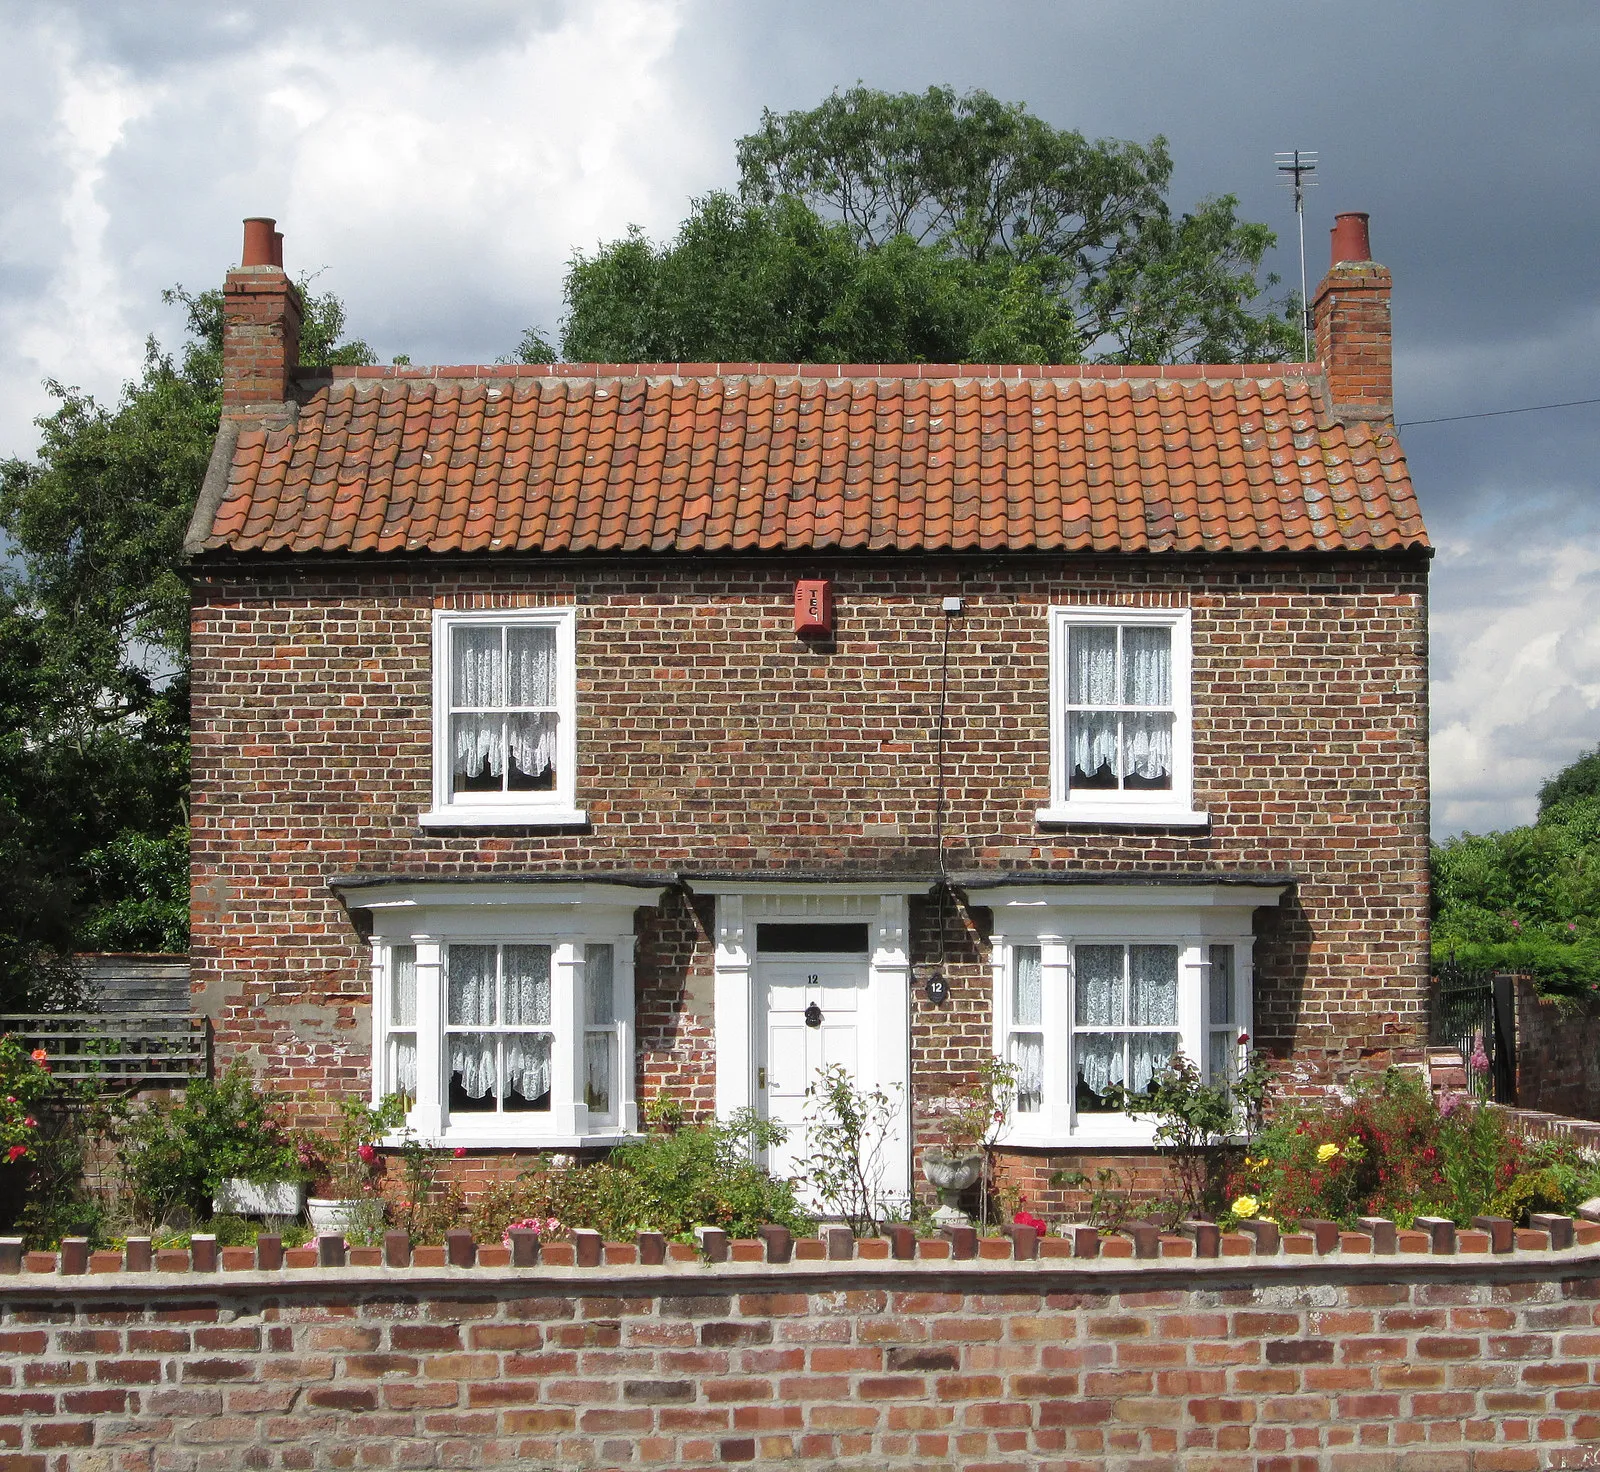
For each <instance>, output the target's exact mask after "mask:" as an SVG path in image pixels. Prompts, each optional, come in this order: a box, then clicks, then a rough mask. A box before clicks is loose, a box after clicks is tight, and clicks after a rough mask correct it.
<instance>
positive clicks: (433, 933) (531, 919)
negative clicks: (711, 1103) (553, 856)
mask: <svg viewBox="0 0 1600 1472" xmlns="http://www.w3.org/2000/svg"><path fill="white" fill-rule="evenodd" d="M661 893H662V892H661V890H660V889H658V888H656V887H654V886H648V887H634V886H623V885H615V884H499V883H487V884H483V883H480V884H468V883H464V884H450V885H426V884H408V883H405V882H400V881H397V882H395V883H392V884H383V885H376V886H372V887H370V888H366V889H362V890H359V891H354V892H347V893H346V894H345V900H346V903H347V904H349V905H350V906H351V908H353V909H366V910H368V911H370V912H371V914H372V919H373V931H372V938H371V951H372V954H371V976H372V1041H373V1047H372V1087H371V1099H372V1102H373V1103H374V1104H376V1103H377V1102H378V1101H379V1100H381V1099H382V1098H383V1097H384V1096H385V1095H386V1094H389V1093H391V1092H395V1081H394V1080H393V1079H391V1078H390V1077H389V1070H390V1049H389V1046H388V1042H389V1037H390V1033H391V1026H390V1018H389V1002H390V998H391V995H392V988H391V986H390V978H391V966H392V958H393V953H394V951H395V949H396V948H397V947H400V946H415V947H416V967H417V1008H416V1016H417V1020H416V1024H415V1027H414V1028H413V1027H406V1028H403V1029H400V1030H402V1031H406V1032H414V1034H415V1036H416V1051H417V1086H416V1093H415V1096H414V1098H413V1100H412V1106H411V1109H410V1111H409V1112H408V1114H407V1117H406V1124H407V1126H408V1127H409V1128H410V1129H411V1131H412V1132H413V1133H414V1134H415V1135H416V1137H417V1138H419V1139H421V1140H424V1141H426V1142H429V1143H430V1144H437V1145H440V1146H449V1147H465V1148H467V1149H513V1148H535V1149H536V1148H546V1149H556V1148H574V1147H578V1146H583V1145H612V1144H618V1143H621V1142H623V1141H626V1140H630V1139H636V1138H638V1120H639V1111H638V1102H637V1090H636V1080H635V1074H636V1071H637V1059H636V1056H635V1026H634V923H633V914H634V910H635V908H636V907H638V906H640V905H651V904H657V903H659V902H660V898H661ZM452 944H459V945H548V946H549V947H550V952H551V955H550V1027H549V1030H550V1031H551V1033H552V1034H553V1036H554V1042H553V1044H552V1048H551V1079H550V1092H551V1101H550V1108H549V1109H548V1110H515V1111H510V1112H501V1111H497V1112H494V1113H490V1112H487V1111H484V1112H478V1111H472V1112H463V1113H461V1114H459V1115H456V1116H454V1117H452V1116H451V1114H450V1111H449V1106H448V1098H449V1087H448V1086H449V1078H448V1061H449V1053H448V1047H447V1044H446V1036H447V1034H446V1025H445V985H446V975H447V966H448V954H449V948H450V946H451V945H452ZM593 945H609V946H610V947H611V957H612V970H611V980H612V1004H613V1005H612V1014H613V1019H614V1022H613V1027H614V1032H615V1042H614V1044H613V1047H614V1050H615V1051H614V1055H613V1056H614V1061H615V1065H616V1067H615V1075H614V1080H613V1094H614V1097H613V1101H612V1109H611V1112H610V1113H609V1114H607V1115H605V1116H601V1117H595V1116H591V1115H590V1112H589V1109H588V1106H587V1104H586V1103H585V1102H584V1047H585V1041H586V1039H587V1038H588V1037H589V1036H591V1035H593V1034H594V1033H595V1032H596V1031H597V1029H595V1028H594V1027H591V1026H590V1025H589V1024H588V1023H587V1022H586V1013H585V1010H584V983H585V967H586V951H587V948H588V947H589V946H593ZM513 1030H516V1029H513ZM527 1030H528V1031H539V1030H542V1029H539V1028H530V1029H527ZM401 1138H402V1136H401V1135H399V1134H396V1135H395V1136H394V1137H393V1138H392V1139H391V1140H390V1141H389V1143H390V1144H399V1143H400V1142H401Z"/></svg>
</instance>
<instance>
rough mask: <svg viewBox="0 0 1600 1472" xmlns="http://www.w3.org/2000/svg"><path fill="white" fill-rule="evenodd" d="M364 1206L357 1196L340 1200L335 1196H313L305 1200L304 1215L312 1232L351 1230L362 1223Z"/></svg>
mask: <svg viewBox="0 0 1600 1472" xmlns="http://www.w3.org/2000/svg"><path fill="white" fill-rule="evenodd" d="M365 1206H366V1202H365V1201H363V1200H361V1199H360V1198H359V1197H357V1198H355V1199H353V1200H347V1201H341V1200H339V1199H338V1198H337V1197H331V1196H313V1197H312V1198H311V1199H310V1200H309V1201H307V1202H306V1216H307V1217H308V1218H309V1219H310V1221H311V1230H312V1231H313V1232H351V1231H355V1230H356V1229H357V1228H359V1227H360V1226H361V1225H362V1220H361V1217H362V1209H363V1208H364V1207H365Z"/></svg>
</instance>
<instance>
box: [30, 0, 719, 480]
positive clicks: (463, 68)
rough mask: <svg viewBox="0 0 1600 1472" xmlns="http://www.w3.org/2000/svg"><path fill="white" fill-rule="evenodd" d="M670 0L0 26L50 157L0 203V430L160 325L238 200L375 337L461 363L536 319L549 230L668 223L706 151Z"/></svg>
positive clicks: (709, 157)
mask: <svg viewBox="0 0 1600 1472" xmlns="http://www.w3.org/2000/svg"><path fill="white" fill-rule="evenodd" d="M684 10H685V7H684V5H683V4H682V3H680V0H590V3H585V4H578V3H573V4H570V5H566V6H564V7H559V8H547V12H546V13H534V12H532V11H528V12H523V13H522V14H520V15H519V16H518V17H517V19H516V20H515V22H513V21H511V20H507V21H506V22H505V23H504V24H502V25H500V26H499V27H498V28H496V29H495V30H494V31H493V32H492V33H486V34H484V35H481V36H477V35H469V36H467V37H466V38H465V40H463V39H462V38H461V37H456V38H454V39H455V40H456V41H457V42H458V43H459V44H455V45H448V44H440V39H439V36H438V29H439V25H440V24H441V22H440V21H439V19H438V17H437V16H436V15H435V16H433V17H431V18H430V16H429V15H426V14H421V13H414V14H407V15H403V16H402V17H401V20H400V22H399V23H396V24H394V25H392V26H388V27H385V26H383V25H381V24H374V23H373V17H372V14H371V13H367V14H366V15H365V16H364V18H363V17H361V16H355V15H352V13H351V12H350V11H349V10H348V9H343V8H342V9H339V10H334V11H330V12H327V13H326V14H325V15H324V16H322V17H321V18H320V19H319V20H318V21H316V22H314V23H309V24H305V25H298V26H293V27H278V28H276V29H273V30H272V31H271V32H270V33H255V34H252V33H250V32H248V31H244V32H240V30H239V27H238V26H237V25H232V26H230V27H229V28H227V34H226V35H225V36H224V37H223V40H224V41H225V42H226V43H227V44H207V45H206V46H203V47H197V54H194V55H190V56H185V55H184V54H183V46H182V42H181V39H180V38H179V37H178V36H177V35H176V34H175V35H174V37H173V46H172V48H171V52H170V53H169V54H164V55H162V56H160V57H159V58H157V60H156V61H155V62H151V61H149V60H148V59H147V58H144V57H142V56H130V55H127V54H119V53H116V52H114V51H110V50H107V49H105V48H103V47H102V49H101V50H100V51H99V52H96V53H95V54H94V56H93V59H90V58H89V56H88V47H89V46H90V44H91V43H96V42H99V41H100V40H101V39H102V38H100V37H98V36H96V35H94V34H92V33H91V32H90V30H89V29H88V27H90V26H92V24H93V17H92V16H90V17H88V18H87V19H85V20H84V21H83V22H82V25H83V27H84V29H83V30H81V31H78V32H75V31H74V30H73V29H72V28H71V26H70V24H68V23H67V20H66V19H65V18H64V19H63V21H62V23H61V24H59V25H45V24H40V23H39V22H38V18H37V14H36V15H35V17H34V23H33V24H32V25H28V26H23V25H20V24H16V25H13V26H12V27H11V28H10V29H9V32H5V31H0V41H5V40H9V41H10V42H12V43H14V45H13V46H12V47H11V48H10V49H11V54H12V56H13V57H14V58H16V57H21V58H23V60H22V61H21V62H18V63H17V64H16V65H17V70H18V71H23V70H26V71H27V72H28V73H29V74H30V75H31V77H32V79H33V85H34V86H35V88H36V89H37V90H41V91H43V92H44V93H45V94H46V95H47V97H48V106H47V107H46V108H45V109H43V110H42V111H41V110H40V109H38V107H37V105H35V106H34V108H33V109H31V110H30V113H29V114H28V115H24V114H23V113H22V110H21V109H17V110H16V111H15V112H13V114H12V116H11V117H9V118H8V119H7V121H8V122H11V123H13V124H14V125H15V130H14V137H15V139H16V142H17V144H18V146H20V147H21V148H23V149H25V150H38V151H43V152H46V153H53V154H54V155H55V156H56V157H57V159H58V160H59V162H58V164H57V165H56V166H55V167H54V168H52V170H51V171H50V173H49V175H48V186H49V187H39V188H35V189H33V190H32V191H31V192H29V193H28V194H27V196H26V197H21V198H19V197H16V196H14V197H13V199H12V202H11V203H9V204H7V205H4V206H0V240H3V241H6V242H8V243H9V242H12V241H17V242H26V243H27V247H28V249H29V250H30V251H32V252H33V253H34V255H35V259H34V260H33V261H32V262H31V263H29V266H30V269H29V270H28V271H26V272H23V273H18V272H17V270H16V268H17V266H18V265H19V264H20V263H21V258H20V253H19V255H18V256H13V257H11V258H9V259H8V260H7V262H6V265H7V266H8V267H10V268H12V269H11V270H9V271H8V272H7V273H6V274H7V276H8V277H14V278H15V279H14V281H12V280H7V281H4V282H0V326H3V329H4V332H5V336H6V340H7V343H8V345H9V348H10V351H9V352H7V353H6V355H5V358H4V362H3V364H0V450H3V451H5V452H12V453H15V452H18V451H22V452H26V451H28V450H30V449H31V448H32V443H33V436H32V434H31V432H30V431H29V428H28V421H29V420H30V419H31V418H32V416H33V415H34V414H36V413H39V412H40V411H41V410H43V409H46V408H47V407H48V401H47V399H46V397H45V395H44V393H43V390H42V388H41V387H40V380H42V379H43V378H44V377H46V376H47V375H54V376H57V377H61V378H66V379H68V380H70V381H73V382H79V383H82V384H83V385H84V386H85V387H87V388H89V389H91V390H92V391H94V392H96V393H98V394H100V395H102V396H114V394H115V392H116V390H117V388H118V386H119V385H120V383H121V382H122V381H123V380H124V379H125V378H127V377H128V376H130V375H131V374H133V373H135V372H136V371H137V369H138V365H139V357H140V352H141V348H142V343H143V338H144V336H145V334H146V333H147V332H148V331H150V330H151V329H152V328H165V329H166V331H165V333H164V334H163V335H164V336H167V337H175V336H176V333H177V330H178V326H179V324H178V323H177V322H176V320H175V318H174V317H173V315H172V314H167V313H163V311H162V309H161V307H160V303H159V292H160V289H161V288H162V287H163V286H168V285H171V284H172V283H174V282H182V283H184V284H185V285H187V286H189V287H191V288H198V287H202V286H206V285H209V284H211V283H213V282H218V281H220V279H221V276H222V273H223V272H224V271H225V270H226V268H227V266H228V265H229V264H230V262H232V261H233V260H236V259H237V257H238V251H239V236H240V226H239V221H240V220H241V218H243V217H244V216H245V215H252V214H272V215H276V216H277V217H278V219H279V224H280V228H281V229H283V230H284V232H285V236H286V242H285V246H286V255H287V261H288V264H289V266H290V269H291V270H294V271H300V270H318V269H320V268H322V267H325V266H326V267H328V268H329V269H328V271H327V274H326V275H324V276H322V277H321V278H320V280H319V283H318V285H319V288H320V289H331V290H334V291H336V292H338V293H339V294H340V295H341V296H342V297H343V298H344V300H345V302H346V306H347V308H348V312H349V322H350V324H351V328H352V330H353V331H356V332H358V333H360V334H361V335H364V336H366V337H367V338H368V339H369V340H370V341H373V342H374V344H375V345H376V346H377V347H379V349H380V351H387V352H391V353H392V352H396V351H402V350H403V351H407V352H409V353H410V354H411V355H412V356H413V358H415V359H417V360H418V361H425V360H427V359H430V358H431V359H433V360H435V361H458V362H459V361H463V360H465V361H481V360H484V359H487V358H492V357H494V356H496V355H497V354H499V353H504V352H507V351H509V350H511V349H512V348H513V347H514V346H515V344H516V342H517V339H518V337H519V335H520V332H521V329H522V328H523V327H524V326H526V325H528V323H530V322H533V321H536V320H537V321H541V322H542V323H543V324H544V325H545V327H546V328H552V327H554V325H555V319H556V314H557V310H558V307H559V299H560V290H561V280H562V276H563V272H564V266H565V262H566V260H567V257H568V255H569V253H570V251H571V249H572V246H573V243H574V242H580V243H581V242H594V241H596V240H599V239H602V238H612V237H615V236H617V235H619V234H621V233H622V232H623V230H624V229H625V228H626V227H627V225H628V224H629V223H630V222H633V221H638V222H639V223H642V224H644V225H645V226H646V228H648V229H652V230H654V231H656V232H658V233H659V232H662V231H665V230H667V229H670V228H671V226H672V225H673V224H674V223H675V222H676V221H677V220H678V219H679V218H680V217H681V215H682V214H683V209H684V203H685V201H686V199H687V197H688V196H689V195H690V194H691V193H694V192H698V191H701V190H703V189H705V188H706V187H708V184H709V183H710V182H714V181H715V180H716V179H717V178H719V177H721V176H723V175H725V174H726V173H727V172H728V171H729V170H730V168H731V147H730V146H729V142H728V140H727V139H726V138H725V137H723V136H721V135H722V131H723V130H722V129H721V127H720V122H719V123H718V124H717V126H716V127H715V129H714V128H713V122H712V119H711V118H710V117H709V116H708V112H709V110H710V108H711V104H710V102H709V101H708V98H710V97H711V96H713V95H714V91H713V90H711V89H705V88H702V87H697V86H694V85H692V84H691V79H690V78H689V77H688V76H687V75H686V74H685V70H684V68H682V67H677V66H674V65H673V64H672V61H673V50H674V46H675V45H676V43H677V41H678V39H679V36H680V33H681V31H682V28H683V24H684ZM168 21H169V23H170V24H172V25H173V26H174V29H175V31H176V29H177V27H178V26H179V24H180V21H181V17H174V16H170V15H169V16H168ZM214 42H216V37H215V36H213V37H209V38H208V43H214ZM468 43H470V44H468ZM0 49H3V48H0ZM9 69H10V68H7V70H9ZM0 75H3V74H0ZM45 242H48V244H47V245H43V244H42V243H45Z"/></svg>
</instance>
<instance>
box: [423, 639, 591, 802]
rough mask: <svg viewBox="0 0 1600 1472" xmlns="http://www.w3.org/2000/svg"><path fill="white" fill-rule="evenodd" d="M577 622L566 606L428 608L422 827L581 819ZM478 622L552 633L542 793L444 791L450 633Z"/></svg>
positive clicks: (448, 772)
mask: <svg viewBox="0 0 1600 1472" xmlns="http://www.w3.org/2000/svg"><path fill="white" fill-rule="evenodd" d="M577 622H578V616H577V610H576V609H573V608H484V609H471V610H457V609H442V608H441V609H435V610H434V614H433V807H432V808H431V809H429V811H427V812H425V813H423V814H422V815H421V820H420V821H421V823H422V826H423V827H425V828H488V827H557V826H566V825H570V824H574V823H586V822H587V821H588V817H587V815H586V814H585V813H584V811H583V810H582V809H581V808H579V807H578V800H577V755H578V734H577V725H578V720H577V716H578V672H577V644H578V638H577ZM483 624H491V625H494V626H496V627H509V628H547V629H554V630H555V635H556V711H557V717H558V719H557V724H556V785H555V787H554V789H553V790H551V791H549V792H459V793H458V792H454V791H452V790H451V789H452V783H451V772H452V761H451V744H450V638H451V633H452V631H453V630H455V629H458V628H462V627H468V626H472V625H483Z"/></svg>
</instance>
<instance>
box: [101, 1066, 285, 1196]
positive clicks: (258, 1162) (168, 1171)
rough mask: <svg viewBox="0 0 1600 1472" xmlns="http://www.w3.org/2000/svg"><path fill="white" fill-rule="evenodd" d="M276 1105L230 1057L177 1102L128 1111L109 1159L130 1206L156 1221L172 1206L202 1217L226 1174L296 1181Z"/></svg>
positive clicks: (248, 1177) (249, 1178) (252, 1178)
mask: <svg viewBox="0 0 1600 1472" xmlns="http://www.w3.org/2000/svg"><path fill="white" fill-rule="evenodd" d="M277 1104H278V1101H277V1099H276V1098H275V1097H274V1096H272V1095H269V1094H263V1093H260V1092H258V1091H257V1089H256V1086H255V1081H254V1079H253V1078H252V1077H251V1076H250V1073H249V1071H248V1070H247V1069H246V1068H245V1067H244V1066H243V1065H242V1064H241V1063H238V1062H235V1063H233V1064H231V1065H230V1066H229V1068H228V1070H227V1072H225V1073H224V1074H223V1075H222V1077H221V1078H219V1079H218V1080H217V1081H216V1082H215V1083H212V1082H209V1081H207V1080H205V1079H197V1080H195V1081H194V1082H193V1083H191V1084H190V1085H189V1087H188V1089H187V1090H186V1091H185V1095H184V1098H183V1100H182V1101H181V1102H180V1103H178V1104H175V1105H151V1106H149V1107H147V1108H144V1109H141V1110H138V1111H137V1112H135V1113H133V1114H130V1115H129V1116H128V1117H127V1118H126V1120H125V1121H124V1122H123V1127H122V1139H121V1142H120V1145H119V1148H118V1151H117V1161H118V1166H119V1168H120V1170H121V1173H122V1177H123V1181H124V1183H125V1185H126V1187H127V1190H128V1194H129V1196H130V1198H131V1204H132V1205H133V1207H134V1209H135V1210H136V1211H138V1212H140V1213H142V1214H143V1215H144V1217H145V1218H146V1219H147V1220H149V1221H164V1220H166V1219H167V1218H168V1217H169V1216H170V1215H172V1213H173V1212H174V1211H175V1210H177V1209H179V1208H182V1209H183V1210H186V1211H188V1212H189V1213H190V1214H191V1217H192V1219H193V1220H197V1221H198V1220H204V1219H205V1218H207V1217H209V1216H210V1215H211V1198H212V1197H213V1196H215V1195H216V1194H217V1191H218V1188H219V1187H220V1186H221V1184H222V1182H223V1181H224V1180H225V1179H227V1178H228V1177H230V1176H240V1177H243V1178H244V1179H245V1180H249V1181H286V1180H298V1179H299V1178H300V1166H299V1162H298V1159H297V1156H296V1152H295V1147H294V1143H293V1141H292V1140H291V1138H290V1135H289V1132H288V1130H287V1129H286V1128H285V1126H284V1124H283V1122H282V1120H281V1119H280V1118H279V1116H278V1109H277Z"/></svg>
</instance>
